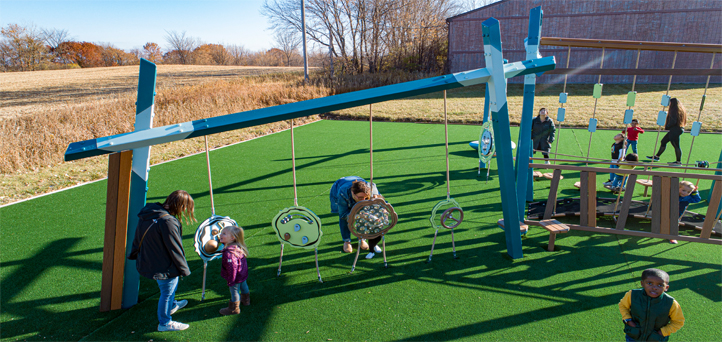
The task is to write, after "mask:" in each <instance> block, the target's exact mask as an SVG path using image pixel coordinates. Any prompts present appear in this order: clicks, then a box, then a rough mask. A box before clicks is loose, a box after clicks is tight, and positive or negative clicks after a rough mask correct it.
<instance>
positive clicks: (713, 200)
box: [700, 182, 722, 239]
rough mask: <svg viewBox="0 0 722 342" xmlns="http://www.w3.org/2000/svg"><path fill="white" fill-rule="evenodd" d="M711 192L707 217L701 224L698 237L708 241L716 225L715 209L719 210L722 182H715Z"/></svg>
mask: <svg viewBox="0 0 722 342" xmlns="http://www.w3.org/2000/svg"><path fill="white" fill-rule="evenodd" d="M711 192H712V193H711V194H710V198H709V206H708V207H707V216H706V217H705V219H704V222H703V223H702V234H700V237H701V238H705V239H709V237H710V235H711V234H712V228H714V225H715V224H716V223H717V222H715V221H716V220H715V219H716V216H717V215H716V214H717V208H719V206H720V202H721V201H720V199H721V198H722V182H715V184H714V188H712V191H711Z"/></svg>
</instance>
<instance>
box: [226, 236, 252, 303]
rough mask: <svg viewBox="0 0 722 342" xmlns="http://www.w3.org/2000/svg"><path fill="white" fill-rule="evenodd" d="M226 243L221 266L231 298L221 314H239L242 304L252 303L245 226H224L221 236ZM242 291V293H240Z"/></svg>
mask: <svg viewBox="0 0 722 342" xmlns="http://www.w3.org/2000/svg"><path fill="white" fill-rule="evenodd" d="M218 240H220V242H221V243H222V244H223V245H225V248H223V258H222V262H221V264H222V266H221V277H223V279H225V280H226V281H227V282H228V288H229V289H230V291H231V300H230V301H228V307H227V308H223V309H221V310H220V311H219V312H220V314H221V315H223V316H226V315H237V314H239V313H241V308H240V304H241V303H242V304H243V305H251V293H250V291H249V290H248V284H246V279H248V263H247V261H246V256H248V247H246V241H245V238H244V233H243V228H240V227H236V226H228V227H225V228H223V230H222V231H221V235H220V237H219V239H218ZM239 292H240V294H239Z"/></svg>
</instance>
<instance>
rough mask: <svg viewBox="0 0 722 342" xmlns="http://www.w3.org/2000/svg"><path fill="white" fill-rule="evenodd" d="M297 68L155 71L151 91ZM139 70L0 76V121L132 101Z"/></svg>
mask: <svg viewBox="0 0 722 342" xmlns="http://www.w3.org/2000/svg"><path fill="white" fill-rule="evenodd" d="M302 70H303V68H299V67H289V68H284V67H245V66H211V65H164V64H160V65H158V78H157V81H156V83H157V84H156V89H157V90H158V91H162V90H165V89H172V88H178V87H182V86H189V85H196V84H201V83H206V82H209V81H218V80H233V79H237V78H239V77H244V76H258V75H265V74H270V73H280V72H293V71H302ZM137 87H138V66H137V65H131V66H121V67H108V68H88V69H72V70H44V71H33V72H6V73H0V118H2V117H13V116H17V115H23V114H33V113H42V112H47V111H48V110H52V109H56V108H68V107H75V106H83V105H87V104H88V102H90V101H92V102H93V103H94V104H96V105H100V104H103V103H105V102H111V101H113V100H115V99H117V98H118V97H119V96H122V95H127V94H131V95H135V92H136V89H137Z"/></svg>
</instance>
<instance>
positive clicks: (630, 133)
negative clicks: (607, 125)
mask: <svg viewBox="0 0 722 342" xmlns="http://www.w3.org/2000/svg"><path fill="white" fill-rule="evenodd" d="M637 125H639V121H637V119H632V125H631V127H628V128H627V129H626V132H625V131H622V133H627V146H629V148H631V149H632V152H634V153H639V152H637V140H639V135H640V134H642V133H644V130H643V129H642V128H640V127H637Z"/></svg>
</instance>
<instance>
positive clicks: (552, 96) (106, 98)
mask: <svg viewBox="0 0 722 342" xmlns="http://www.w3.org/2000/svg"><path fill="white" fill-rule="evenodd" d="M300 71H301V68H268V67H260V68H256V67H237V66H178V65H159V66H158V81H157V96H156V102H155V103H156V105H155V112H156V117H155V122H154V126H156V127H157V126H164V125H170V124H174V123H179V122H186V121H191V120H197V119H201V118H206V117H212V116H218V115H224V114H228V113H235V112H241V111H246V110H251V109H256V108H262V107H269V106H274V105H279V104H283V103H287V102H289V101H303V100H308V99H312V98H318V97H323V96H328V95H332V94H333V93H335V92H346V91H352V90H358V89H364V88H368V87H373V86H380V85H386V84H392V83H399V82H404V81H408V80H411V79H415V78H422V77H428V75H413V74H404V73H400V72H399V73H389V74H383V75H362V76H352V77H347V78H339V79H336V81H335V83H334V85H333V89H332V88H331V87H328V86H326V85H324V84H323V83H324V82H313V83H314V84H312V85H309V86H303V85H302V79H303V78H302V74H301V73H300ZM137 75H138V66H129V67H113V68H93V69H75V70H53V71H37V72H23V73H0V145H2V149H0V153H1V154H0V204H7V203H11V202H14V201H17V200H21V199H24V198H28V197H31V196H34V195H38V194H42V193H46V192H49V191H52V190H56V189H61V188H66V187H69V186H73V185H76V184H79V183H83V182H87V181H92V180H97V179H101V178H103V177H105V176H106V168H107V157H105V156H101V157H95V158H88V159H84V160H79V161H74V162H68V163H66V162H64V161H63V155H64V152H65V149H66V148H67V146H68V144H70V143H71V142H75V141H81V140H86V139H91V138H97V137H103V136H108V135H114V134H120V133H125V132H129V131H132V130H133V123H134V113H135V104H134V103H135V97H136V87H137ZM629 88H630V86H629V85H605V87H604V96H603V97H602V98H601V99H600V100H599V101H598V103H597V111H596V117H597V118H598V119H599V126H600V127H606V128H616V127H621V126H622V125H621V120H622V115H623V112H624V109H626V107H624V103H625V98H626V93H627V91H629ZM591 89H592V86H591V85H569V86H568V88H567V92H568V93H569V96H570V97H569V101H568V103H567V107H568V109H567V121H566V122H564V126H565V127H568V126H576V127H586V125H587V123H588V120H589V118H590V117H591V116H592V112H593V108H594V99H593V98H592V97H591V93H592V90H591ZM636 90H637V91H638V97H637V105H636V107H635V117H637V118H639V119H640V120H641V122H642V126H643V127H645V128H647V129H649V128H653V129H656V126H655V125H654V122H655V120H656V115H657V112H658V111H659V110H660V109H661V106H660V105H659V100H660V97H661V95H662V94H663V93H664V92H665V90H666V85H637V89H636ZM561 91H562V88H561V86H557V85H552V86H549V85H540V86H538V87H537V98H536V109H535V110H537V109H538V108H541V107H542V106H543V107H547V108H549V109H550V112H551V113H552V116H554V115H555V113H556V108H557V107H558V103H557V102H558V101H557V99H558V94H559V93H560V92H561ZM703 92H704V85H677V84H673V85H672V90H671V91H670V95H672V96H675V97H678V98H680V99H681V101H682V102H683V103H684V104H685V105H686V106H687V108H688V111H689V113H690V118H689V120H688V121H689V124H688V128H689V127H691V122H692V121H694V120H695V119H696V118H697V114H698V108H699V101H700V99H701V96H702V93H703ZM508 93H509V111H510V116H511V122H512V124H514V123H518V122H519V117H520V113H521V103H522V88H521V85H513V84H512V85H509V89H508ZM483 94H484V87H483V86H475V87H469V88H464V89H455V90H452V91H449V92H448V94H447V95H448V101H447V107H448V112H449V118H450V121H451V122H455V123H467V124H478V123H479V122H480V120H481V114H480V113H481V111H482V109H483V103H484V99H483ZM373 109H374V118H376V119H378V120H389V121H420V122H442V121H443V97H442V94H441V93H435V94H429V95H424V96H417V97H413V98H408V99H403V100H395V101H388V102H384V103H379V104H375V105H374V106H373ZM720 113H722V86H720V85H719V84H715V85H711V86H710V88H709V90H708V92H707V101H706V105H705V110H704V112H703V113H702V116H701V119H700V121H702V122H703V123H704V124H703V128H704V129H705V130H707V131H717V132H719V131H721V130H722V117H721V116H720ZM329 115H330V116H331V117H336V118H350V119H362V120H366V119H368V107H367V106H365V107H359V108H351V109H347V110H343V111H339V112H337V113H330V114H329ZM318 119H319V118H318V117H317V116H314V117H309V118H305V119H304V120H299V121H298V123H299V124H302V123H305V122H311V121H314V120H318ZM286 128H288V123H287V122H277V123H273V124H268V125H263V126H257V127H251V128H247V129H242V130H238V131H233V132H226V133H221V134H215V135H212V136H210V137H209V143H210V145H211V146H212V147H218V146H224V145H228V144H231V143H235V142H239V141H244V140H247V139H250V138H254V137H257V136H261V135H265V134H268V133H271V132H275V131H278V130H282V129H286ZM720 140H721V141H722V138H721V139H720ZM721 145H722V142H721ZM203 149H204V143H203V139H202V138H195V139H190V140H186V141H178V142H173V143H169V144H163V145H158V146H154V147H153V149H152V153H151V164H156V163H159V162H163V161H167V160H171V159H174V158H178V157H181V156H185V155H189V154H193V153H197V152H200V151H203ZM685 153H686V152H685Z"/></svg>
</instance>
